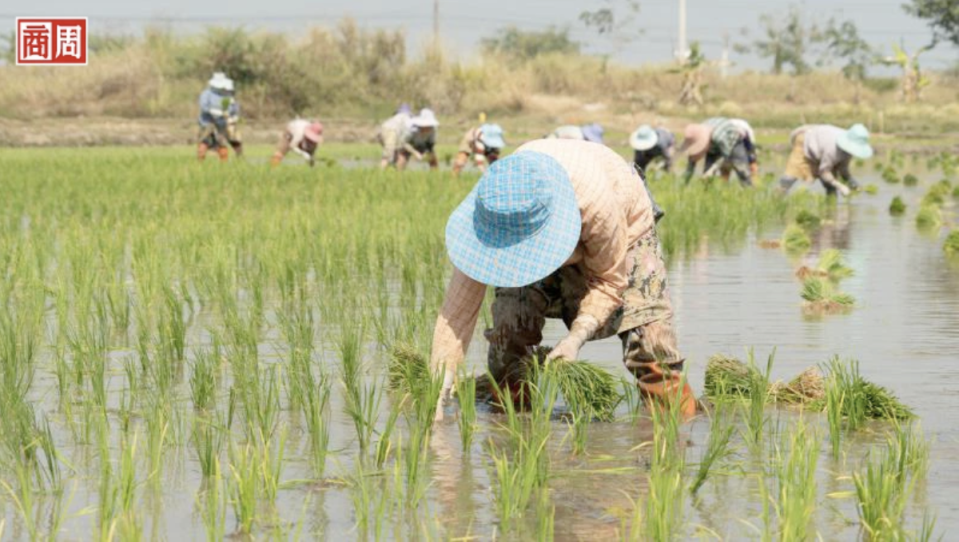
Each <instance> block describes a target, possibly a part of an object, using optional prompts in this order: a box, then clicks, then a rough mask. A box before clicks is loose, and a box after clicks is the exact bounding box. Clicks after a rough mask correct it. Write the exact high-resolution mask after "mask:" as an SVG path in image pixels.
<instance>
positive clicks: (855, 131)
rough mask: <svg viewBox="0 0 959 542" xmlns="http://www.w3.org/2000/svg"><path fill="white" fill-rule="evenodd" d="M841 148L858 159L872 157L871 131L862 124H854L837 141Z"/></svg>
mask: <svg viewBox="0 0 959 542" xmlns="http://www.w3.org/2000/svg"><path fill="white" fill-rule="evenodd" d="M836 144H837V145H839V148H840V149H842V150H844V151H846V152H848V153H849V154H851V155H853V156H855V157H856V158H862V159H866V158H870V157H872V146H871V145H869V130H868V129H866V127H865V126H863V125H862V124H853V125H852V126H851V127H850V128H849V129H848V130H846V131H845V132H843V133H842V134H840V135H839V138H838V139H836Z"/></svg>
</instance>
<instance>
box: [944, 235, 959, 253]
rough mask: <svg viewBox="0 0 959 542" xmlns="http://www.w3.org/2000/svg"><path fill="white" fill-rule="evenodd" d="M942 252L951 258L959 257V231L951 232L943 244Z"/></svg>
mask: <svg viewBox="0 0 959 542" xmlns="http://www.w3.org/2000/svg"><path fill="white" fill-rule="evenodd" d="M942 251H943V252H945V253H946V254H948V255H950V256H953V255H959V230H952V231H951V232H949V235H947V236H946V241H945V242H944V243H943V244H942Z"/></svg>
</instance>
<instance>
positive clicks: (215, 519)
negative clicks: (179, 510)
mask: <svg viewBox="0 0 959 542" xmlns="http://www.w3.org/2000/svg"><path fill="white" fill-rule="evenodd" d="M225 491H226V490H225V488H224V480H223V473H222V472H221V469H220V460H219V459H214V460H213V466H212V468H211V473H210V475H209V476H208V477H207V479H206V480H205V481H204V484H203V488H202V489H201V490H200V492H199V493H198V494H197V505H198V507H199V508H200V516H201V517H202V519H203V527H204V529H206V539H207V540H208V541H209V542H214V541H215V540H223V539H225V538H226V508H227V507H226V499H225Z"/></svg>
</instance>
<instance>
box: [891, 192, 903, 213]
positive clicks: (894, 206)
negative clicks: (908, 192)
mask: <svg viewBox="0 0 959 542" xmlns="http://www.w3.org/2000/svg"><path fill="white" fill-rule="evenodd" d="M905 212H906V202H904V201H902V198H900V197H899V196H896V197H894V198H892V202H890V203H889V214H891V215H894V216H899V215H901V214H903V213H905Z"/></svg>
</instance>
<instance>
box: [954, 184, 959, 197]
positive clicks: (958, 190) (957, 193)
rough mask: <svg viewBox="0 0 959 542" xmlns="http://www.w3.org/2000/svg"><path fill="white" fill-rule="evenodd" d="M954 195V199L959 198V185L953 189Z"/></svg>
mask: <svg viewBox="0 0 959 542" xmlns="http://www.w3.org/2000/svg"><path fill="white" fill-rule="evenodd" d="M952 197H953V199H959V186H956V187H955V188H953V189H952Z"/></svg>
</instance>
